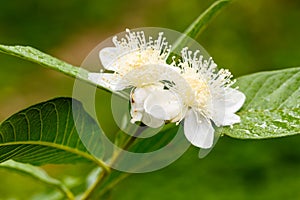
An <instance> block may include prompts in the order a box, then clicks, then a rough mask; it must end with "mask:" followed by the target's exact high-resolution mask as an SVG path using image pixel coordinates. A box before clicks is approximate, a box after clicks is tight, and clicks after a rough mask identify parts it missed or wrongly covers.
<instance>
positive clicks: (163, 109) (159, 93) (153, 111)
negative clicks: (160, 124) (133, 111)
mask: <svg viewBox="0 0 300 200" xmlns="http://www.w3.org/2000/svg"><path fill="white" fill-rule="evenodd" d="M144 108H145V111H146V112H147V113H149V114H150V115H152V116H154V117H155V118H157V119H163V120H172V119H173V118H175V117H177V116H178V115H180V113H182V103H181V101H180V99H179V98H178V97H177V95H175V94H174V93H173V92H171V91H170V90H164V89H158V90H156V91H154V92H152V93H151V94H150V95H149V96H148V97H147V98H146V100H145V105H144Z"/></svg>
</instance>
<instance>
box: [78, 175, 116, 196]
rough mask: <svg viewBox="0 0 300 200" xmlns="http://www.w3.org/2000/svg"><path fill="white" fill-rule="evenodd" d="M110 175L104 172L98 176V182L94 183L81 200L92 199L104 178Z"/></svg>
mask: <svg viewBox="0 0 300 200" xmlns="http://www.w3.org/2000/svg"><path fill="white" fill-rule="evenodd" d="M109 174H110V172H106V171H102V172H101V174H100V175H99V176H98V178H97V180H96V181H95V182H94V183H93V185H92V186H91V187H90V188H89V189H88V190H87V191H85V193H84V194H83V196H82V197H81V200H88V199H90V198H91V196H92V195H93V193H94V192H95V190H96V188H97V187H98V186H99V185H101V183H102V182H103V180H104V178H105V177H107V176H108V175H109Z"/></svg>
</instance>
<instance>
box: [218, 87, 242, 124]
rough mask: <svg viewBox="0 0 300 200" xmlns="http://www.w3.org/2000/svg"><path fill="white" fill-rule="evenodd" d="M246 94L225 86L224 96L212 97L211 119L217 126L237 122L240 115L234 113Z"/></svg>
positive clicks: (240, 105)
mask: <svg viewBox="0 0 300 200" xmlns="http://www.w3.org/2000/svg"><path fill="white" fill-rule="evenodd" d="M245 99H246V96H245V95H244V94H243V93H242V92H240V91H238V90H236V89H232V88H227V89H226V90H225V91H224V96H223V97H222V98H221V99H214V101H213V113H212V119H213V121H214V123H215V124H216V125H217V126H229V125H232V124H235V123H239V122H240V121H241V120H240V117H239V116H238V115H236V114H234V113H235V112H237V111H238V110H239V109H240V108H241V107H242V105H243V104H244V102H245Z"/></svg>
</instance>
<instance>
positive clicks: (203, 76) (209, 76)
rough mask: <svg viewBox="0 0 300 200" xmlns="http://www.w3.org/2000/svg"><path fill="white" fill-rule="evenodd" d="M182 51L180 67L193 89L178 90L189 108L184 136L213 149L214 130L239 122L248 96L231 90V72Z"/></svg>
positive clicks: (192, 141)
mask: <svg viewBox="0 0 300 200" xmlns="http://www.w3.org/2000/svg"><path fill="white" fill-rule="evenodd" d="M198 54H199V51H196V52H195V53H194V54H193V53H192V51H188V49H187V48H184V49H183V50H182V55H181V56H182V62H181V63H180V64H179V65H178V67H179V68H180V69H181V74H182V76H183V78H184V79H185V80H186V82H187V83H188V85H189V87H190V88H186V89H184V90H182V89H177V91H178V93H179V95H180V96H181V98H182V99H183V104H184V105H185V106H186V108H187V112H186V114H185V117H184V133H185V135H186V138H187V139H188V140H189V141H190V142H191V143H192V144H193V145H195V146H197V147H200V148H204V149H207V148H210V147H212V145H213V140H214V132H215V131H214V127H213V124H214V125H215V126H218V127H219V126H229V125H233V124H235V123H239V122H240V117H239V116H238V115H236V114H235V112H237V111H238V110H239V109H240V108H241V107H242V105H243V104H244V101H245V98H246V97H245V95H244V94H243V93H242V92H240V91H238V90H237V89H234V88H231V86H232V85H233V84H234V81H231V78H232V75H231V73H230V72H229V71H228V70H225V69H220V70H219V71H217V69H216V67H217V65H216V64H215V63H214V61H213V60H212V59H211V58H210V59H208V60H204V59H203V56H201V55H198Z"/></svg>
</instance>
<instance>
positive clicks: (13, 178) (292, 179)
mask: <svg viewBox="0 0 300 200" xmlns="http://www.w3.org/2000/svg"><path fill="white" fill-rule="evenodd" d="M212 2H214V1H212V0H188V1H182V0H151V1H143V0H127V1H124V0H90V1H83V0H72V1H71V0H64V1H57V0H53V1H39V0H27V1H21V0H12V1H4V0H1V7H0V8H1V12H0V43H3V44H22V45H30V46H34V47H36V48H38V49H40V50H43V51H45V52H48V53H50V54H52V55H54V56H56V57H58V58H60V59H63V60H66V61H68V62H70V63H71V64H74V65H80V63H81V62H82V61H83V59H84V58H85V56H86V55H87V54H88V53H89V51H91V50H92V49H93V47H95V46H96V45H97V44H98V43H100V42H101V41H102V40H104V39H105V38H107V37H109V36H111V35H113V34H115V33H118V32H121V31H124V29H125V28H137V27H146V26H155V27H164V28H170V29H174V30H177V31H183V30H184V29H185V28H186V27H187V26H188V25H189V24H190V23H191V22H192V21H193V20H194V19H195V18H196V17H197V16H198V15H199V14H200V13H201V12H202V11H203V10H205V9H206V8H207V7H208V6H209V5H210V4H211V3H212ZM299 22H300V1H299V0H264V1H262V0H252V1H246V0H236V1H233V2H232V3H231V4H230V5H229V6H228V7H227V8H226V9H224V10H223V11H222V12H221V14H220V15H219V16H218V17H217V18H216V19H215V20H214V21H212V23H211V24H210V25H209V26H208V28H207V29H206V30H205V31H204V32H203V34H202V35H201V36H200V38H199V39H198V41H199V42H200V44H202V45H203V46H204V47H205V48H206V50H207V51H208V52H209V53H210V54H211V55H212V56H213V58H214V59H215V61H216V63H218V64H219V66H222V67H226V68H229V69H230V70H231V71H232V73H233V74H234V75H235V76H236V77H237V76H240V75H244V74H248V73H253V72H257V71H262V70H271V69H280V68H285V67H294V66H299V64H300V25H299ZM72 86H73V79H71V78H69V77H66V76H64V75H62V74H59V73H57V72H54V71H50V70H47V69H43V68H41V67H39V66H37V65H35V64H31V63H29V62H26V61H22V60H19V59H17V58H14V57H10V56H6V55H2V54H0V120H1V121H2V120H4V119H5V118H7V117H8V116H10V115H11V114H13V113H15V112H17V111H19V110H20V109H22V108H24V107H26V106H29V105H32V104H35V103H38V102H40V101H43V100H48V99H50V98H53V97H57V96H71V95H72ZM101 95H102V99H103V101H102V102H101V105H103V106H102V109H103V112H104V113H105V114H107V115H109V111H108V110H107V108H106V110H105V107H107V106H105V105H107V104H109V103H110V99H109V96H108V95H107V94H104V93H103V94H101ZM103 124H106V129H110V125H111V124H112V123H111V122H109V121H104V122H103ZM299 146H300V137H299V136H294V137H289V138H282V139H274V140H261V141H241V140H235V139H231V138H228V137H224V138H221V139H220V140H219V142H218V144H217V145H216V147H215V148H214V150H213V151H212V152H211V153H210V154H209V156H208V157H206V158H204V159H201V160H199V159H198V157H197V153H198V150H197V149H196V148H193V147H191V148H190V149H189V151H188V152H186V153H185V154H184V156H183V157H182V158H180V159H179V160H178V161H176V162H175V163H173V164H172V165H170V166H169V167H167V168H165V169H162V170H160V171H156V172H152V173H148V174H139V175H134V176H131V177H130V178H128V179H127V180H126V181H124V182H123V183H121V184H120V185H118V186H117V187H116V188H115V189H114V190H113V191H112V193H111V199H113V200H115V199H118V200H119V199H121V200H123V199H124V200H132V199H143V200H148V199H149V200H150V199H163V200H165V199H166V200H169V199H170V200H171V199H172V200H175V199H204V200H207V199H208V200H210V199H211V200H214V199H217V200H219V199H221V200H227V199H228V200H232V199H249V200H252V199H263V200H265V199H272V200H274V199H285V200H289V199H290V200H294V199H300V190H299V186H300V148H299ZM44 168H45V169H46V170H47V171H48V172H49V173H50V174H51V175H53V176H55V177H58V178H60V179H63V178H65V177H66V176H75V175H78V176H83V175H84V174H85V173H87V172H88V170H89V169H90V168H91V166H89V165H82V164H81V165H75V166H68V165H64V166H53V165H47V166H44ZM0 178H1V187H0V199H1V200H2V199H30V196H31V195H32V194H34V193H36V192H37V191H38V190H45V188H44V187H43V186H42V185H40V184H39V183H36V182H34V181H33V180H32V179H30V178H27V177H23V176H20V175H17V174H12V173H10V172H7V171H5V170H0Z"/></svg>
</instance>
